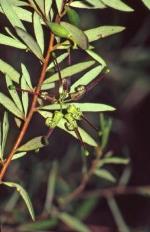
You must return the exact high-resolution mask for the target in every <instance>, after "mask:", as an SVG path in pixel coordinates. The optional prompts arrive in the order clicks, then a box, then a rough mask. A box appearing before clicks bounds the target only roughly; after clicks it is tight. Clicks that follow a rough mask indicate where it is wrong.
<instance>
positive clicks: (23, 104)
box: [0, 0, 150, 232]
mask: <svg viewBox="0 0 150 232" xmlns="http://www.w3.org/2000/svg"><path fill="white" fill-rule="evenodd" d="M142 1H143V3H144V4H145V5H146V6H147V7H148V8H150V4H149V1H144V0H142ZM107 7H108V8H109V7H110V8H113V9H116V10H120V11H125V12H132V11H133V9H132V8H131V7H130V6H128V5H127V4H125V3H124V2H123V1H120V0H112V1H108V0H94V1H93V0H87V1H72V0H70V1H62V0H55V1H50V0H45V1H44V0H40V1H39V0H29V1H23V0H22V1H18V0H0V12H1V13H2V14H4V15H5V17H6V18H7V19H8V21H9V23H10V24H11V26H9V28H5V32H4V34H2V33H1V34H0V44H1V45H3V46H10V47H14V48H17V49H21V50H23V51H24V52H26V51H27V53H26V56H28V54H29V55H30V53H31V54H32V56H33V57H34V56H35V59H36V62H37V64H38V65H39V66H42V68H41V69H42V70H41V74H40V75H39V80H37V79H36V84H35V83H34V80H33V77H32V76H31V75H30V72H29V71H28V70H29V68H28V67H27V66H26V64H23V63H21V64H20V71H18V70H16V69H15V68H14V67H13V66H12V65H11V64H9V63H7V61H4V60H3V59H0V72H1V73H2V76H3V78H5V79H4V80H5V88H4V89H3V88H1V90H0V91H1V92H0V104H1V107H2V108H5V111H4V116H3V119H2V122H1V123H0V164H1V171H0V180H1V186H2V185H4V186H7V187H10V188H11V187H14V188H16V190H17V191H18V192H19V194H20V195H21V196H22V198H23V199H24V201H25V203H26V206H27V208H28V210H29V213H30V215H31V218H32V219H33V220H35V216H34V211H33V207H32V203H31V201H30V198H29V195H28V193H27V192H26V191H25V190H24V188H23V187H22V186H21V185H20V184H17V183H14V182H12V181H11V182H9V181H3V178H4V175H5V173H6V170H7V168H8V166H10V167H11V164H12V162H15V161H16V160H18V159H21V158H22V157H24V156H28V159H30V153H31V151H32V152H33V151H35V152H36V153H37V152H38V151H39V150H40V149H41V148H43V147H45V146H47V145H48V144H49V141H50V137H51V136H52V135H53V132H54V131H55V129H56V128H59V129H61V130H63V131H65V132H66V133H68V135H69V136H70V135H72V136H74V137H75V138H76V139H77V140H78V141H79V142H80V145H81V152H80V153H81V159H82V161H80V162H82V176H81V184H80V185H79V186H77V187H76V188H75V186H74V185H72V184H71V183H69V181H68V180H64V179H63V177H62V176H61V165H60V164H59V162H58V161H54V162H52V167H51V170H50V175H49V180H48V184H47V195H46V201H45V207H44V209H43V211H44V215H46V220H45V221H38V222H35V223H31V224H29V223H28V224H26V223H25V222H23V225H21V226H20V227H19V229H20V231H30V230H32V231H38V230H43V229H47V228H48V229H50V228H53V227H55V226H56V225H57V226H58V225H59V223H60V222H63V223H64V224H66V225H67V226H68V227H69V228H72V229H74V230H75V231H81V232H82V231H83V232H84V231H85V232H86V231H87V232H88V231H90V230H89V228H88V226H86V225H85V224H84V223H83V222H82V219H84V218H86V216H85V217H84V215H81V216H79V217H77V215H79V214H76V213H75V209H72V208H71V207H68V204H69V203H71V202H74V201H75V200H76V198H78V197H79V196H80V194H81V193H82V191H84V189H85V188H86V186H87V184H88V182H89V181H90V180H91V177H92V178H93V179H94V178H99V180H100V181H103V180H104V181H105V182H106V184H107V185H108V184H109V183H110V184H112V183H114V182H116V181H117V177H116V176H115V175H114V174H113V173H111V169H110V166H111V164H123V165H124V164H127V163H128V162H129V160H128V159H127V158H124V157H118V156H115V155H114V154H113V153H109V152H106V151H105V149H106V146H107V144H108V140H109V135H110V131H111V126H112V121H111V119H110V118H107V117H105V116H104V114H103V113H102V112H105V111H110V112H111V111H114V110H115V108H114V107H113V106H109V105H107V104H103V103H91V102H82V101H80V99H81V98H82V97H84V96H86V94H88V93H89V91H90V90H91V89H93V87H95V86H96V85H97V84H98V83H99V82H100V81H101V79H102V78H103V76H104V75H107V73H108V72H109V68H108V67H107V64H106V61H105V60H104V59H103V58H102V57H101V56H100V55H99V54H97V52H96V51H95V47H94V45H95V44H94V43H93V42H95V41H98V40H100V39H101V38H105V37H108V36H111V35H113V34H116V33H119V32H122V31H123V30H124V29H125V27H124V26H118V25H116V26H114V25H109V26H108V25H106V26H101V25H100V26H97V27H95V28H90V29H87V30H83V29H82V27H81V26H80V25H81V20H80V14H79V13H78V9H83V10H87V9H90V10H94V9H99V10H101V9H103V8H107ZM116 14H117V12H116ZM26 23H28V24H29V25H27V24H26ZM29 28H31V29H33V31H34V34H32V33H30V32H29V31H30V30H29ZM47 33H49V34H50V41H49V44H48V42H47V39H46V34H47ZM76 51H78V52H79V53H80V54H81V55H83V54H84V55H86V61H82V59H81V60H80V61H78V62H72V59H71V58H72V56H73V54H74V53H76ZM1 78H2V77H1ZM54 92H55V94H53V93H54ZM85 112H93V113H96V112H97V113H100V130H101V131H100V133H99V134H100V135H99V140H100V142H98V140H97V139H96V138H93V137H94V136H92V135H91V134H89V133H88V132H87V131H85V130H84V129H83V128H82V122H83V121H85V122H87V123H88V124H89V125H90V126H91V127H93V128H94V129H96V130H97V128H95V126H94V125H91V123H90V122H89V120H88V119H87V118H86V116H85ZM35 113H36V114H38V116H39V118H40V119H42V120H41V126H42V127H43V128H44V127H45V126H46V127H47V129H48V132H47V134H46V135H45V134H44V135H40V136H38V135H36V136H35V137H32V138H31V139H29V140H28V139H26V135H27V129H28V127H29V125H30V124H31V119H32V118H33V117H34V116H35ZM10 118H13V120H14V121H15V123H16V129H19V130H20V132H19V135H18V138H17V139H16V141H15V143H14V145H13V146H12V148H11V151H10V153H9V154H7V150H8V149H7V142H8V141H7V137H8V136H9V132H10V131H11V130H15V129H14V128H12V127H11V123H9V121H10ZM17 127H18V128H17ZM98 131H99V129H98ZM24 138H25V139H26V140H27V141H26V142H24V140H23V139H24ZM27 138H28V137H27ZM29 152H30V153H29ZM66 157H67V156H66ZM67 158H68V157H67ZM13 160H15V161H13ZM64 160H65V158H64ZM67 162H68V163H69V162H71V157H69V161H68V160H67ZM67 162H66V163H65V162H64V163H63V165H64V166H65V165H67ZM63 165H62V167H63ZM69 165H70V164H69ZM65 171H66V172H67V168H66V170H65ZM62 173H63V171H62ZM33 184H34V183H33ZM74 188H75V190H74ZM58 190H59V191H58ZM60 193H61V194H60ZM95 202H96V200H95V201H90V204H89V199H88V200H87V201H85V202H82V204H81V205H80V207H81V209H82V207H83V208H84V210H83V212H84V213H85V214H87V215H88V211H89V212H91V210H92V208H93V207H94V206H95ZM56 203H57V204H56ZM62 210H63V212H62ZM85 211H86V212H85Z"/></svg>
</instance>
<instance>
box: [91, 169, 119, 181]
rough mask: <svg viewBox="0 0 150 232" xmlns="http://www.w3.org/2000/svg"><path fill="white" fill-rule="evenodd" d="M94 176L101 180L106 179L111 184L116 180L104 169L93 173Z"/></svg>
mask: <svg viewBox="0 0 150 232" xmlns="http://www.w3.org/2000/svg"><path fill="white" fill-rule="evenodd" d="M94 174H95V175H96V176H98V177H100V178H103V179H106V180H108V181H110V182H113V183H115V182H116V179H115V177H114V176H113V175H112V174H111V173H110V172H109V171H107V170H106V169H97V170H95V171H94Z"/></svg>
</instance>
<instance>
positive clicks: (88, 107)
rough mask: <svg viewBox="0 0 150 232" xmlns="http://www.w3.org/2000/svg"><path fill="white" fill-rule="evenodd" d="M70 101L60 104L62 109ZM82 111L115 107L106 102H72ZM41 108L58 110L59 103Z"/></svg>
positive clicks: (108, 109)
mask: <svg viewBox="0 0 150 232" xmlns="http://www.w3.org/2000/svg"><path fill="white" fill-rule="evenodd" d="M69 105H70V103H67V104H64V105H62V109H66V108H67V107H68V106H69ZM73 105H75V106H76V107H78V108H79V109H80V110H81V111H82V112H103V111H114V110H115V108H114V107H112V106H109V105H106V104H101V103H73ZM40 109H42V110H60V104H52V105H45V106H41V107H40Z"/></svg>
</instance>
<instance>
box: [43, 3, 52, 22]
mask: <svg viewBox="0 0 150 232" xmlns="http://www.w3.org/2000/svg"><path fill="white" fill-rule="evenodd" d="M52 2H53V0H45V14H46V17H47V19H49V14H50V10H51V7H52Z"/></svg>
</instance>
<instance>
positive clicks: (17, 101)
mask: <svg viewBox="0 0 150 232" xmlns="http://www.w3.org/2000/svg"><path fill="white" fill-rule="evenodd" d="M6 84H7V88H8V91H9V93H10V95H11V97H12V99H13V102H14V103H15V105H16V107H17V108H18V109H19V110H20V111H21V112H22V113H23V108H22V104H21V101H20V98H19V95H18V92H17V91H16V90H15V89H13V90H11V89H10V88H9V86H13V82H12V80H11V79H10V77H9V76H8V75H7V74H6Z"/></svg>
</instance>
